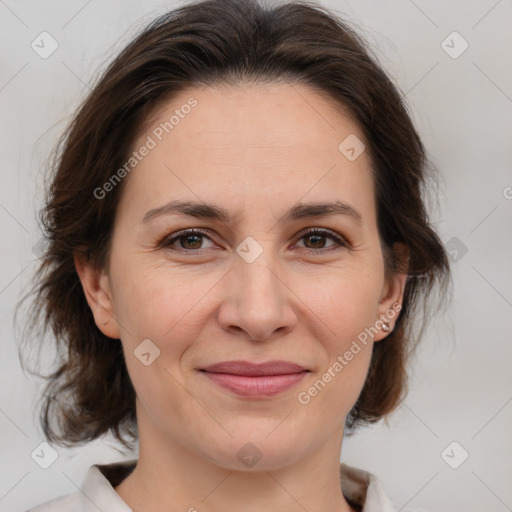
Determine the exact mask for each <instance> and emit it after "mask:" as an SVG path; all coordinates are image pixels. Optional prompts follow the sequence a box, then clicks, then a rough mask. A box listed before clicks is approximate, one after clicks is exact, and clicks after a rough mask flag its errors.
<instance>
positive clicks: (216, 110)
mask: <svg viewBox="0 0 512 512" xmlns="http://www.w3.org/2000/svg"><path fill="white" fill-rule="evenodd" d="M190 97H194V98H195V99H196V100H197V102H198V104H197V106H196V107H195V108H194V109H192V111H191V112H190V114H188V115H187V116H186V117H185V118H184V119H181V120H180V123H179V124H178V125H177V126H175V127H174V129H173V130H172V132H170V133H169V134H168V135H166V136H165V137H164V138H163V140H162V141H161V142H159V143H158V144H157V146H156V147H155V148H154V149H152V150H151V151H150V152H149V154H148V155H147V156H146V157H145V158H144V159H143V160H142V161H141V162H140V163H139V164H138V165H137V167H136V169H134V170H133V171H132V173H131V174H130V175H129V176H128V177H127V178H125V179H126V180H127V182H126V183H125V185H126V188H125V189H124V190H123V194H122V198H121V201H120V204H119V207H118V210H117V216H116V222H115V228H114V233H113V240H112V248H111V253H110V260H109V265H108V268H105V269H97V268H96V267H95V266H94V265H93V264H92V262H87V261H84V260H82V259H80V258H79V257H78V255H76V256H75V262H76V267H77V271H78V273H79V275H80V279H81V281H82V285H83V288H84V291H85V293H86V296H87V299H88V302H89V305H90V307H91V310H92V312H93V314H94V318H95V321H96V324H97V326H98V328H99V329H100V330H101V331H102V332H103V333H104V334H105V335H107V336H109V337H111V338H114V339H117V338H120V339H121V342H122V345H123V349H124V354H125V358H126V364H127V368H128V371H129V374H130V377H131V379H132V382H133V385H134V387H135V390H136V392H137V401H136V407H137V420H138V428H139V440H140V444H139V461H138V464H137V466H136V468H135V470H134V472H133V473H132V474H131V475H130V476H128V477H127V478H126V479H125V480H124V481H123V482H122V483H121V484H120V485H119V486H117V487H116V492H117V493H118V494H119V495H120V496H121V497H122V498H123V499H124V500H125V501H126V502H127V503H128V505H129V506H130V507H131V508H132V509H133V510H134V511H135V512H142V511H145V512H153V511H155V512H156V511H161V510H194V509H197V510H198V511H199V512H203V511H209V512H210V511H211V512H213V511H224V510H243V511H247V512H253V511H261V510H275V511H283V512H284V511H287V512H290V511H303V510H304V509H306V510H308V511H311V512H313V511H326V510H329V511H337V512H347V511H349V510H353V509H352V508H351V507H350V505H349V504H348V503H347V501H346V500H345V498H344V496H343V494H342V492H341V489H340V483H339V456H340V451H341V446H342V439H343V431H344V421H345V418H346V416H347V414H348V412H349V411H350V409H351V408H352V406H353V405H354V403H355V402H356V400H357V397H358V395H359V393H360V391H361V389H362V386H363V384H364V381H365V378H366V375H367V371H368V365H369V362H370V357H371V349H372V345H373V343H376V342H381V341H382V340H384V338H385V337H386V336H387V333H386V332H384V331H382V330H378V332H377V334H376V335H375V337H374V339H373V340H371V339H370V340H369V342H368V343H367V345H366V346H364V345H361V347H362V350H361V351H360V352H359V353H358V354H357V355H355V356H354V358H353V359H352V360H351V361H350V362H349V363H348V364H347V365H346V366H345V367H344V368H343V370H342V371H341V372H340V373H339V374H337V375H336V377H334V378H332V380H331V381H330V382H329V383H328V384H327V385H326V386H325V388H324V389H322V390H321V392H319V393H318V394H317V396H315V397H314V398H312V399H311V401H310V402H309V403H308V404H307V405H303V404H301V403H299V401H298V394H299V393H300V392H302V391H304V390H307V389H308V388H309V387H310V386H311V385H312V384H313V383H314V382H315V381H317V380H318V378H319V377H321V376H322V374H323V373H324V372H325V371H327V370H328V368H329V367H332V365H333V362H334V361H336V359H337V357H338V356H340V355H343V354H344V353H345V352H346V351H347V350H348V349H349V347H350V345H351V343H352V341H353V340H355V339H357V336H358V334H360V333H361V332H363V331H364V330H365V328H368V327H370V326H374V325H375V323H376V321H377V320H378V319H379V318H383V317H384V316H385V315H386V312H388V311H389V310H391V309H392V305H393V304H394V303H397V302H398V303H401V301H402V295H403V289H404V284H405V274H397V275H393V276H388V277H386V273H385V271H384V261H383V255H382V247H381V245H380V241H379V236H378V230H377V219H376V204H375V198H374V194H375V191H374V184H373V180H372V176H371V171H370V165H371V164H370V159H369V155H368V152H367V151H365V152H363V153H362V154H361V155H360V156H359V157H358V158H357V159H356V160H354V161H349V160H348V159H347V158H346V157H345V156H344V155H343V154H342V153H340V151H339V150H338V145H339V144H340V142H341V141H343V140H344V139H345V138H346V137H347V136H348V135H350V134H355V135H356V136H357V137H358V138H359V139H360V140H364V138H363V135H362V133H361V131H360V129H359V128H358V126H357V125H356V124H354V123H353V122H352V121H351V120H350V118H349V117H348V116H347V115H345V114H344V113H343V111H342V110H341V109H340V108H339V107H337V108H336V107H335V105H334V103H333V102H331V101H328V99H327V98H326V97H325V96H322V95H320V94H318V93H317V92H315V91H314V90H313V89H311V88H309V87H308V86H306V85H300V84H294V85H293V87H292V86H291V85H289V84H284V83H273V84H243V85H238V86H232V87H227V86H215V87H208V88H203V89H199V88H194V89H189V90H187V91H183V92H182V93H181V94H180V95H178V96H176V97H174V98H173V99H172V101H169V102H166V103H165V104H164V105H161V106H160V107H159V108H158V110H157V111H156V112H155V113H154V115H153V117H152V119H151V120H150V122H149V123H148V124H147V126H146V127H145V129H143V131H142V133H141V134H140V136H139V137H138V139H137V140H136V141H135V142H134V145H133V147H134V148H139V147H140V146H141V145H142V144H144V142H145V141H146V138H147V136H148V135H151V133H152V130H153V129H154V128H155V127H156V126H158V125H159V124H160V123H161V122H164V121H166V120H168V119H169V117H170V115H172V113H173V111H174V110H175V109H176V108H180V106H181V105H183V104H185V103H186V102H187V100H188V99H189V98H190ZM175 199H181V200H190V201H200V202H205V203H215V204H218V205H220V206H222V207H224V208H226V209H227V210H228V211H229V212H230V220H229V221H227V222H221V221H218V220H211V219H197V218H193V217H187V216H184V215H180V214H170V215H162V216H158V217H155V218H154V219H153V220H151V221H150V222H147V223H144V222H141V219H142V218H143V217H144V216H145V214H146V213H147V212H148V211H149V210H151V209H154V208H158V207H160V206H162V205H164V204H166V203H168V202H169V201H171V200H175ZM103 200H105V201H107V200H108V196H107V198H105V199H103ZM335 200H339V201H343V202H345V203H348V204H350V205H351V206H352V207H353V208H354V209H356V210H357V211H358V212H359V213H360V215H361V220H360V222H358V221H357V220H355V219H354V218H353V217H351V216H349V215H346V214H336V215H324V216H320V217H315V218H305V219H299V220H294V221H288V222H285V223H282V224H281V223H278V219H279V217H280V216H282V215H283V214H284V213H285V212H287V211H288V210H289V209H290V208H291V207H292V206H294V205H295V204H297V203H298V202H299V201H301V202H317V201H319V202H320V201H335ZM188 228H202V229H204V230H206V231H207V233H208V235H207V236H203V237H201V235H199V238H198V239H195V238H192V240H191V241H190V239H187V237H185V238H184V239H183V238H181V239H174V241H172V244H171V243H169V244H168V245H167V246H165V245H164V244H160V241H161V240H162V239H164V238H166V237H167V238H168V240H171V238H172V236H171V235H174V233H177V232H178V231H180V230H183V229H188ZM306 228H324V229H330V230H332V231H334V232H335V233H336V234H338V235H339V236H341V237H343V238H345V239H346V240H347V241H348V245H347V246H341V245H338V244H337V243H336V241H335V240H334V239H332V238H330V237H329V235H326V236H325V237H322V236H321V235H320V239H318V238H315V236H314V235H313V236H311V235H310V236H304V233H303V232H304V230H305V229H306ZM247 236H251V237H252V238H253V239H255V240H256V241H257V242H258V244H260V246H261V247H262V249H263V252H262V253H261V254H260V255H259V257H258V258H257V259H256V260H255V261H253V262H252V263H247V262H246V261H245V260H244V259H242V258H241V257H240V256H239V254H238V253H237V252H236V249H237V247H238V246H239V244H241V242H242V241H244V239H245V238H246V237H247ZM187 240H188V244H187ZM333 248H335V250H332V249H333ZM396 249H397V250H398V249H400V248H399V247H397V248H396ZM187 251H188V252H187ZM194 251H195V252H194ZM192 253H194V254H195V255H194V254H192ZM402 253H403V248H402ZM395 319H396V317H395ZM393 322H394V320H390V322H389V323H390V325H391V328H393ZM144 339H150V340H152V342H153V343H154V344H155V345H156V346H157V347H158V348H159V350H160V355H159V357H157V358H156V359H155V360H154V361H153V362H152V363H151V364H150V365H149V366H145V365H144V364H142V363H141V361H140V360H139V359H138V358H137V357H135V355H134V350H135V349H136V347H137V346H138V345H139V344H140V343H141V341H142V340H144ZM382 342H383V343H385V341H382ZM235 359H239V360H247V361H253V362H264V361H269V360H285V361H291V362H295V363H299V364H301V365H302V366H304V367H306V368H307V369H308V370H309V371H310V372H309V373H307V374H306V376H305V378H304V379H303V380H302V381H301V382H300V383H299V384H298V385H296V386H294V387H292V388H291V389H289V390H287V391H285V392H283V393H280V394H278V395H276V396H273V397H270V398H263V399H254V398H247V397H241V396H238V395H234V394H233V393H231V392H230V391H227V390H225V389H223V388H221V387H219V386H218V385H216V384H214V383H213V382H212V381H211V380H210V379H208V378H207V377H205V375H204V373H202V372H200V371H198V370H197V368H198V367H204V366H206V365H209V364H213V363H217V362H220V361H226V360H235ZM248 442H250V443H252V444H253V445H255V446H256V447H257V449H258V450H259V453H261V459H260V460H259V461H258V462H257V463H256V464H255V465H254V466H253V467H251V468H248V467H246V466H245V465H244V464H243V463H242V462H241V461H240V460H239V459H238V457H237V452H238V451H239V450H240V449H241V448H242V447H243V446H244V445H246V443H248ZM248 497H250V499H248Z"/></svg>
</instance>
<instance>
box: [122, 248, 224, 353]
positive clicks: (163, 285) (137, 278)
mask: <svg viewBox="0 0 512 512" xmlns="http://www.w3.org/2000/svg"><path fill="white" fill-rule="evenodd" d="M125 263H127V264H125V265H119V267H118V275H117V276H115V279H116V280H117V282H118V283H122V285H121V286H120V287H118V290H117V293H116V298H115V307H116V316H117V318H118V319H119V322H120V323H121V324H122V326H123V327H124V335H123V342H125V344H126V343H128V344H129V345H130V346H132V345H137V344H138V343H140V342H141V341H142V340H143V339H146V338H149V339H151V340H152V341H154V343H155V344H157V346H159V347H160V348H161V349H162V351H164V350H165V352H167V351H172V352H173V353H176V352H177V351H180V350H181V351H183V349H184V348H185V347H186V346H187V345H188V344H189V343H190V340H193V339H194V338H195V337H196V334H197V332H196V331H197V330H198V329H200V328H201V324H202V322H204V319H205V314H206V311H205V308H206V307H207V304H208V303H209V302H208V301H209V300H211V295H212V292H213V288H214V286H215V283H216V281H218V278H219V277H218V276H217V275H214V274H213V273H211V272H210V273H209V274H208V273H204V274H203V275H197V274H194V275H192V274H193V273H191V272H190V270H181V269H177V268H171V267H168V268H166V267H165V266H163V265H161V264H157V265H148V264H147V263H144V264H140V265H137V259H136V258H133V259H132V260H131V261H129V262H128V261H125ZM209 296H210V297H209Z"/></svg>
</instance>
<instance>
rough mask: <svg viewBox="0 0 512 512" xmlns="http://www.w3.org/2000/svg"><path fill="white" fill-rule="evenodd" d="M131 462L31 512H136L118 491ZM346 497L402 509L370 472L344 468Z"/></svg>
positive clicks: (100, 472)
mask: <svg viewBox="0 0 512 512" xmlns="http://www.w3.org/2000/svg"><path fill="white" fill-rule="evenodd" d="M136 463H137V461H136V460H129V461H124V462H118V463H114V464H105V465H98V464H95V465H93V466H91V467H90V468H89V471H88V472H87V475H86V477H85V480H84V482H83V484H82V487H81V490H80V491H77V492H74V493H72V494H67V495H65V496H61V497H60V498H56V499H54V500H51V501H47V502H45V503H43V504H41V505H39V506H37V507H35V508H31V509H30V510H28V511H27V512H98V511H99V510H100V511H101V512H132V509H131V508H130V507H129V506H128V505H127V504H126V503H125V502H124V501H123V500H122V499H121V497H120V496H119V494H117V493H116V491H115V490H114V487H117V486H118V485H119V484H120V483H121V482H122V481H123V480H124V479H125V478H126V477H127V476H128V475H129V474H130V473H131V472H132V471H133V469H134V468H135V465H136ZM340 483H341V490H342V492H343V495H344V496H345V498H346V499H347V500H349V501H350V502H351V504H352V505H353V506H355V507H358V506H359V507H362V508H361V512H397V511H398V509H399V506H398V505H396V504H394V503H392V502H391V501H390V499H389V498H388V497H387V496H386V494H385V492H384V489H383V488H382V486H381V484H380V482H379V480H378V479H377V477H376V476H375V475H373V474H371V473H368V472H367V471H363V470H362V469H358V468H355V467H352V466H349V465H347V464H340Z"/></svg>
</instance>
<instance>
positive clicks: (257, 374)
mask: <svg viewBox="0 0 512 512" xmlns="http://www.w3.org/2000/svg"><path fill="white" fill-rule="evenodd" d="M199 371H201V372H202V373H203V374H204V375H205V376H206V377H207V378H209V379H210V380H211V381H212V382H214V383H215V384H217V385H219V386H220V387H222V388H224V389H227V390H229V391H231V392H232V393H235V394H237V395H243V396H250V397H253V398H257V397H266V396H267V397H268V396H275V395H277V394H279V393H282V392H284V391H286V390H287V389H290V388H291V387H293V386H295V385H296V384H298V383H299V382H300V381H301V380H302V379H303V378H304V377H305V376H306V374H307V373H309V370H308V369H306V368H304V367H303V366H301V365H299V364H296V363H291V362H287V361H269V362H267V363H261V364H255V363H250V362H247V361H224V362H222V363H217V364H214V365H211V366H207V367H205V368H200V369H199Z"/></svg>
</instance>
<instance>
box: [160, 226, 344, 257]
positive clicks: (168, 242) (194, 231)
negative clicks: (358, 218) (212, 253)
mask: <svg viewBox="0 0 512 512" xmlns="http://www.w3.org/2000/svg"><path fill="white" fill-rule="evenodd" d="M187 235H202V236H204V237H206V238H208V239H209V240H210V241H212V242H213V240H211V238H210V237H209V236H208V233H207V232H206V231H204V230H202V229H199V228H191V229H185V230H183V231H179V232H178V233H176V234H173V235H171V237H168V238H166V239H165V240H164V241H163V242H162V244H161V245H162V246H163V247H164V248H169V249H171V250H172V251H176V252H182V253H199V252H200V251H201V249H183V248H173V247H171V246H172V243H173V242H175V241H177V240H179V239H180V238H182V237H185V236H187ZM311 235H321V236H325V237H327V238H331V239H332V240H333V241H334V242H336V244H337V247H336V246H334V247H328V248H320V249H311V248H309V247H305V248H304V250H305V251H306V252H308V253H316V254H318V253H326V252H329V251H333V250H339V249H343V248H349V244H348V242H347V241H346V240H345V239H344V238H342V237H341V236H339V235H337V234H336V233H335V232H334V231H331V230H330V229H325V228H308V229H307V230H306V231H305V232H303V233H302V235H301V236H300V237H299V240H301V239H302V238H304V237H306V236H311ZM206 250H207V249H206Z"/></svg>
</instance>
